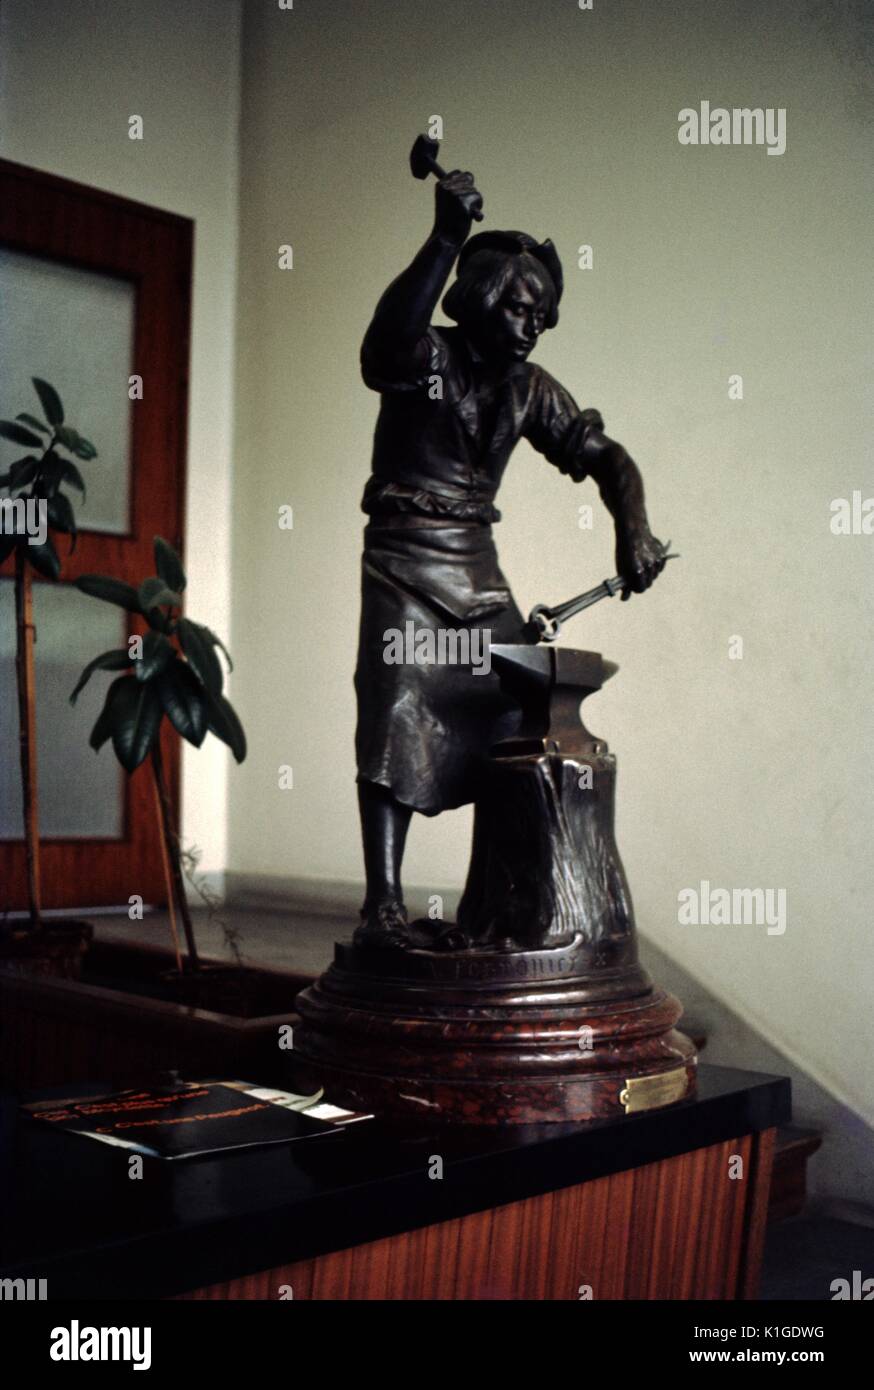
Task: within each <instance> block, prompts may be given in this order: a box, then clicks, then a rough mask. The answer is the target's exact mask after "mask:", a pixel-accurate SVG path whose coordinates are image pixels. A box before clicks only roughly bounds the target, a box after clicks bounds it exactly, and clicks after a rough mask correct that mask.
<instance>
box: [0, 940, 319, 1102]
mask: <svg viewBox="0 0 874 1390" xmlns="http://www.w3.org/2000/svg"><path fill="white" fill-rule="evenodd" d="M174 965H175V958H174V956H173V954H172V953H171V952H169V951H166V950H163V949H156V948H154V947H148V946H141V945H131V946H125V945H120V944H117V943H109V942H100V941H96V942H93V943H92V944H91V946H90V949H89V950H88V951H87V952H86V954H85V956H84V958H83V960H82V971H81V976H80V978H79V979H77V980H73V979H68V978H67V979H61V978H57V977H51V976H48V975H45V974H32V973H24V972H22V971H19V970H16V969H15V968H14V965H13V964H12V963H9V962H4V963H2V964H0V1018H2V1029H0V1081H5V1082H6V1083H7V1084H11V1085H13V1086H14V1087H16V1088H17V1089H19V1090H21V1089H32V1088H36V1087H41V1086H57V1085H63V1084H66V1083H68V1082H80V1081H99V1082H105V1083H106V1084H107V1086H108V1087H110V1088H112V1089H117V1088H120V1087H124V1086H131V1085H139V1084H144V1083H146V1082H150V1081H154V1080H155V1079H156V1077H157V1076H158V1075H159V1073H162V1072H167V1071H170V1070H176V1071H178V1072H179V1074H180V1075H181V1076H182V1077H185V1078H190V1079H193V1080H197V1079H202V1078H205V1077H219V1078H221V1077H224V1078H225V1079H227V1080H231V1079H241V1080H251V1081H260V1082H263V1083H264V1084H265V1085H278V1084H281V1083H282V1082H283V1081H284V1080H286V1079H287V1064H288V1056H289V1051H288V1049H289V1046H290V1044H291V1042H292V1041H293V1032H292V1033H291V1034H289V1031H288V1030H289V1028H291V1029H292V1030H293V1029H294V1027H295V1026H296V1024H297V1022H298V1017H297V1014H296V1013H295V1012H294V1010H293V1007H292V1004H293V1001H294V998H295V995H296V994H297V993H298V992H299V991H300V990H301V989H303V988H305V987H306V986H307V985H308V984H310V983H311V981H312V979H313V976H311V975H301V974H296V973H294V972H292V971H283V970H270V969H266V968H256V967H247V968H245V969H244V970H242V971H241V970H240V967H237V966H224V965H221V964H212V963H210V964H209V965H208V966H207V967H206V968H205V969H204V970H203V972H202V974H203V979H202V980H201V979H200V978H199V977H198V976H191V975H183V976H181V977H180V976H179V975H178V973H177V972H176V971H175V970H174V968H173V967H174ZM192 981H193V982H194V983H192ZM180 991H183V993H182V995H181V1000H180ZM192 991H193V993H192ZM192 1000H193V1001H194V1002H191V1001H192Z"/></svg>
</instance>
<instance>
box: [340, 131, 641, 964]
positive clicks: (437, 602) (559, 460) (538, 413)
mask: <svg viewBox="0 0 874 1390" xmlns="http://www.w3.org/2000/svg"><path fill="white" fill-rule="evenodd" d="M423 143H424V144H425V145H426V146H427V145H428V142H423V141H422V140H420V141H418V142H417V145H416V147H414V152H413V156H412V160H411V162H412V163H413V168H414V172H416V173H417V174H418V176H419V177H422V176H423V173H424V172H428V171H429V170H430V171H431V172H437V173H438V174H440V175H442V177H439V178H438V182H437V184H436V190H435V218H434V226H433V229H432V231H431V233H430V235H429V236H428V239H427V240H426V242H425V244H424V246H422V248H421V249H420V250H419V252H418V253H417V254H416V256H415V257H414V259H413V261H412V262H411V264H410V265H409V266H408V267H407V269H406V270H404V271H403V272H402V273H401V275H399V276H398V278H397V279H396V280H395V281H394V282H393V283H392V284H391V285H390V286H389V288H388V289H387V290H386V291H385V293H384V294H383V296H382V298H381V299H380V301H379V304H378V305H377V308H376V312H375V314H374V317H373V321H372V322H371V324H370V327H369V328H368V330H367V333H366V335H365V339H364V343H363V346H362V350H361V365H362V373H363V377H364V380H365V382H366V383H367V385H368V386H370V387H371V388H372V389H373V390H375V391H378V392H379V393H380V395H381V405H380V411H379V418H378V421H377V426H376V434H375V439H374V450H373V471H372V476H371V478H370V479H369V481H368V483H367V486H366V488H365V491H364V498H363V501H362V508H363V510H364V511H365V512H366V513H367V515H368V517H369V521H368V524H367V525H366V527H365V531H364V555H363V567H362V608H361V628H360V639H359V648H358V663H357V668H356V674H355V685H356V691H357V696H358V726H357V733H356V752H357V762H358V792H359V805H360V812H361V824H362V835H363V841H364V859H365V870H366V879H367V886H366V896H365V901H364V905H363V908H362V913H361V923H360V925H359V927H358V929H357V931H356V932H355V937H354V940H355V943H356V945H357V946H365V945H366V946H378V947H387V948H390V947H402V948H403V947H409V946H410V945H411V944H417V943H415V941H414V938H413V937H412V936H411V929H410V924H409V923H408V920H407V913H406V909H405V907H404V903H403V893H402V889H401V877H400V874H401V862H402V857H403V851H404V843H405V839H406V835H407V830H408V827H409V823H410V818H411V816H412V813H413V812H414V811H419V812H420V813H421V814H423V815H426V816H433V815H437V814H438V813H439V812H440V811H443V810H447V809H449V808H452V807H456V806H461V805H464V804H466V803H468V802H473V801H476V800H477V798H478V796H479V795H480V794H481V792H482V791H483V768H484V760H485V757H486V755H487V753H488V750H489V748H490V747H491V746H492V745H495V744H500V743H501V742H502V741H504V740H507V739H512V737H513V735H514V733H515V732H516V731H518V729H519V726H520V721H521V719H522V714H521V711H520V707H519V705H518V703H517V701H516V700H514V699H513V698H511V697H510V696H509V695H508V694H507V693H505V691H504V690H503V689H502V686H501V682H500V680H499V677H498V675H497V674H496V673H495V672H492V671H488V672H486V671H484V670H482V669H481V670H475V669H471V666H470V665H469V664H468V665H467V666H465V665H462V664H452V663H450V662H445V663H443V664H441V663H439V662H434V661H421V662H418V661H416V660H407V661H403V662H391V661H387V660H386V659H385V658H386V634H387V633H389V632H399V633H404V632H405V631H412V632H414V633H415V634H416V635H417V636H418V635H419V634H422V633H429V632H430V633H432V634H435V635H436V634H438V633H441V632H444V631H445V630H447V629H451V630H452V631H453V632H454V633H459V632H461V633H465V632H466V633H468V634H469V635H470V637H471V638H474V637H476V636H477V635H480V636H481V640H482V641H484V642H485V643H486V644H496V645H498V646H506V645H513V644H517V643H524V642H526V641H530V640H531V637H530V633H529V632H528V631H527V630H526V625H525V623H524V620H523V618H522V614H521V613H520V611H519V609H518V607H517V606H516V603H515V602H514V599H513V596H512V594H511V592H510V589H509V586H508V584H507V581H506V579H505V578H504V575H503V574H502V572H501V569H500V567H499V564H498V557H497V552H496V550H495V545H494V541H493V538H492V524H493V523H494V522H496V521H498V520H499V519H500V513H499V512H498V511H497V509H496V507H495V497H496V494H497V491H498V487H499V485H500V482H501V478H502V476H503V472H504V469H505V468H506V466H507V463H508V461H509V458H510V454H511V453H512V451H513V448H514V446H515V444H516V443H517V441H518V440H519V439H520V437H524V438H526V439H527V440H528V441H529V442H530V443H531V444H532V445H533V447H534V448H535V449H537V450H538V451H539V452H540V453H542V454H543V455H544V456H545V458H546V459H547V460H548V462H549V463H551V464H553V465H554V466H555V467H557V468H558V469H559V470H560V471H561V472H562V473H566V474H568V475H569V476H570V478H571V479H572V481H574V482H582V481H583V480H584V479H585V478H592V479H594V481H595V482H596V483H597V486H598V489H599V491H600V494H601V497H602V500H603V501H604V504H605V506H606V507H607V508H608V510H609V511H610V513H611V514H612V516H613V518H614V521H615V526H616V563H617V569H618V571H619V577H621V579H622V581H623V594H622V596H623V598H627V597H629V596H630V594H631V593H632V592H641V591H643V590H644V589H647V588H648V587H649V586H650V585H651V584H652V583H653V581H654V579H655V578H656V576H657V575H658V574H659V573H660V571H661V570H662V568H663V567H664V563H665V559H666V558H667V555H666V547H663V546H662V545H661V543H660V542H659V541H658V540H656V538H655V537H654V536H653V535H652V533H651V531H650V528H649V524H648V521H647V516H646V509H645V506H644V495H643V484H642V481H641V477H640V473H639V471H638V469H637V467H636V465H635V463H634V462H633V460H632V459H631V458H630V456H629V455H628V453H627V452H626V450H625V449H624V448H623V447H622V445H621V444H618V443H616V442H615V441H614V440H612V439H609V438H608V437H607V435H605V434H604V432H603V431H604V422H603V420H602V418H601V416H600V414H599V412H598V411H597V410H592V409H589V410H582V411H581V410H579V409H578V407H577V405H576V403H575V402H574V400H573V398H572V397H571V396H570V394H569V393H568V392H567V391H566V390H565V388H564V387H563V386H561V385H560V384H559V383H558V382H557V381H556V380H555V379H554V378H553V377H551V376H550V375H549V373H548V372H546V371H545V370H544V369H543V368H542V367H539V366H537V365H536V364H533V363H530V362H529V360H528V359H529V356H530V354H531V352H532V351H533V349H534V348H535V346H536V344H537V340H538V338H539V337H540V335H541V333H543V332H544V331H545V330H546V329H548V328H554V327H555V325H556V323H557V322H558V306H559V301H560V299H561V295H562V289H563V277H562V268H561V262H560V260H559V257H558V254H557V252H556V250H555V248H554V246H553V245H552V242H551V241H545V242H538V241H536V240H535V239H534V238H533V237H531V236H528V235H526V234H525V233H522V232H497V231H496V232H483V233H480V234H478V235H476V236H474V237H472V238H470V239H469V240H468V237H469V233H470V230H471V223H472V221H473V220H474V219H476V220H481V218H482V206H483V202H482V197H481V195H480V193H479V192H478V190H477V188H476V186H475V184H474V180H473V176H472V174H470V173H463V172H459V171H458V170H456V171H454V172H452V173H449V174H443V173H442V170H440V169H439V166H437V165H435V163H434V161H433V153H434V152H435V151H436V146H432V147H431V154H430V155H429V154H428V152H427V150H425V152H424V159H425V163H424V164H422V159H423V149H422V146H423ZM417 151H418V159H419V163H420V167H419V168H418V169H417V167H416V159H417ZM429 159H430V163H429V162H428V160H429ZM456 259H457V261H458V275H457V279H456V280H455V282H454V284H453V285H452V287H451V288H450V289H449V291H448V292H447V293H446V294H445V295H444V297H443V309H444V311H445V313H446V315H447V317H448V318H450V319H452V320H453V321H454V323H455V325H456V326H455V327H452V328H442V327H438V326H435V325H433V324H432V323H431V316H432V314H433V312H434V310H435V308H436V306H437V303H438V301H439V300H440V297H441V295H442V294H443V292H444V289H445V286H446V282H447V279H448V277H449V275H450V272H451V270H452V267H453V265H454V264H455V262H456ZM410 624H412V625H413V626H412V628H410ZM505 664H506V663H505ZM469 887H470V885H469ZM466 896H467V897H468V898H469V896H470V895H469V893H468V894H467V895H466ZM438 926H439V924H438ZM442 944H443V945H444V946H449V947H450V948H452V947H457V946H464V945H465V944H468V942H467V941H466V939H465V938H464V937H463V936H461V935H459V934H457V933H456V934H455V935H453V934H452V929H447V934H445V937H444V940H443V942H442Z"/></svg>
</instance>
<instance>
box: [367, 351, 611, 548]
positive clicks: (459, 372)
mask: <svg viewBox="0 0 874 1390" xmlns="http://www.w3.org/2000/svg"><path fill="white" fill-rule="evenodd" d="M422 346H423V350H422V352H421V354H417V356H418V358H419V363H420V365H418V366H417V367H415V368H411V370H410V371H409V373H407V374H403V373H398V374H393V375H392V376H391V377H390V378H388V377H386V376H385V375H381V374H380V371H379V369H378V368H377V367H376V366H375V365H374V364H373V363H371V362H369V361H368V360H367V358H366V355H363V357H362V375H363V377H364V381H365V383H366V384H367V385H368V386H369V387H371V389H372V390H374V391H379V392H380V393H381V395H382V404H381V408H380V412H379V419H378V420H377V425H376V434H375V436H374V442H373V474H372V477H371V478H370V480H369V482H368V484H367V487H366V488H365V491H364V498H363V500H362V504H361V505H362V508H363V510H364V511H365V512H367V513H369V514H370V515H371V516H374V517H378V516H384V515H387V514H391V513H397V512H408V513H411V514H413V515H422V516H428V517H446V518H447V520H474V521H481V522H485V523H489V522H492V521H498V520H499V519H500V512H498V511H497V509H496V508H495V506H494V499H495V495H496V493H497V491H498V487H499V485H500V482H501V478H502V477H503V473H504V469H505V468H506V466H507V462H508V460H509V457H510V454H511V453H512V451H513V448H514V446H515V445H516V444H517V442H518V441H519V439H520V438H524V439H527V440H528V441H529V443H530V444H531V445H532V446H533V447H534V448H535V449H537V450H538V452H539V453H541V454H543V455H544V456H545V457H546V458H547V459H548V461H549V462H550V463H551V464H553V465H554V466H555V467H556V468H558V469H559V470H560V471H561V472H562V473H567V474H569V475H570V477H571V478H573V480H574V482H581V481H582V479H583V478H584V477H585V476H586V473H587V469H586V466H585V463H584V460H583V445H584V443H585V436H586V432H587V430H589V429H590V428H591V427H592V426H593V425H596V426H598V427H599V428H603V421H602V420H601V417H600V415H599V414H598V412H597V410H583V411H581V410H580V409H579V408H578V406H577V404H576V402H575V401H574V399H573V397H572V396H571V395H570V393H569V392H568V391H566V390H565V389H564V387H563V386H561V385H560V384H559V382H557V381H556V380H555V378H554V377H552V376H550V374H549V372H547V371H544V369H543V368H542V367H538V366H536V365H535V364H533V363H528V362H520V363H518V364H514V365H512V366H511V367H509V368H508V369H507V370H506V371H504V372H503V373H501V374H500V375H495V374H494V373H492V372H491V371H490V370H489V369H488V367H487V365H486V364H485V363H484V362H483V361H482V359H480V358H479V357H478V356H477V354H476V353H475V351H474V350H473V349H472V347H471V346H470V344H469V343H468V341H467V339H466V338H465V336H464V334H463V333H462V332H461V330H460V329H458V328H438V327H433V326H432V327H431V328H430V329H429V330H428V333H427V335H426V339H425V340H424V343H423V345H422Z"/></svg>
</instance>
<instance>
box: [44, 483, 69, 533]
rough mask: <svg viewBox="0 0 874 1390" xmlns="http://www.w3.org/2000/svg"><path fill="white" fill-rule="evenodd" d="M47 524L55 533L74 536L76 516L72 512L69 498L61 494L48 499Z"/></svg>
mask: <svg viewBox="0 0 874 1390" xmlns="http://www.w3.org/2000/svg"><path fill="white" fill-rule="evenodd" d="M48 516H49V522H50V523H51V525H52V526H54V528H55V530H56V531H66V532H68V533H69V534H70V535H73V536H75V534H76V515H75V513H74V511H73V504H72V502H71V501H70V499H69V497H65V496H64V494H63V493H62V492H59V493H58V494H57V496H55V497H52V498H50V500H49V504H48Z"/></svg>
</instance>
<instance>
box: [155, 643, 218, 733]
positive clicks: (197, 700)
mask: <svg viewBox="0 0 874 1390" xmlns="http://www.w3.org/2000/svg"><path fill="white" fill-rule="evenodd" d="M158 694H159V695H160V697H161V703H162V705H163V706H164V712H165V713H166V715H167V717H168V719H169V720H170V723H171V724H172V725H173V728H174V729H175V730H176V732H177V733H178V734H181V735H182V737H183V738H185V739H187V740H188V742H189V743H193V744H194V747H195V748H199V747H200V745H201V744H202V743H203V740H204V739H205V738H206V705H205V704H204V694H203V689H202V687H201V685H200V682H199V681H198V680H197V678H196V677H195V676H194V675H193V674H192V672H191V670H190V668H189V667H188V666H187V665H186V663H185V662H184V661H180V660H179V658H178V657H177V658H176V659H175V660H174V661H171V662H170V664H169V665H168V666H167V668H166V670H164V671H162V672H161V675H160V676H159V677H158Z"/></svg>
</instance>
